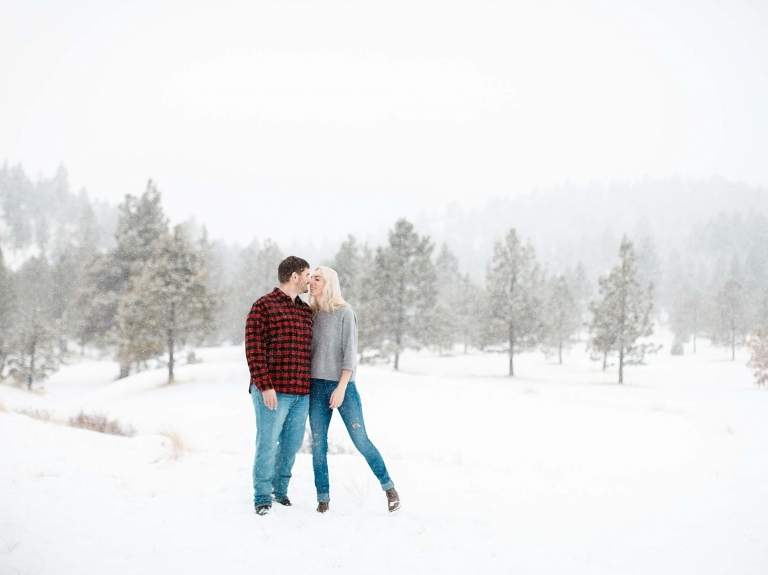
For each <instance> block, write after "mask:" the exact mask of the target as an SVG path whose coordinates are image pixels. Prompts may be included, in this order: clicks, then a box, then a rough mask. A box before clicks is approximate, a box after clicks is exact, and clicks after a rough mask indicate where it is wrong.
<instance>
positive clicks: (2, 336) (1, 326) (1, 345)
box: [0, 248, 16, 381]
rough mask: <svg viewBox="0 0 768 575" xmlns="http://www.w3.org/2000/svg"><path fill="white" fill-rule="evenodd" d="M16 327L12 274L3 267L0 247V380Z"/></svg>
mask: <svg viewBox="0 0 768 575" xmlns="http://www.w3.org/2000/svg"><path fill="white" fill-rule="evenodd" d="M15 327H16V293H15V292H14V288H13V276H12V275H11V271H10V270H9V269H8V268H6V267H5V259H4V256H3V250H2V249H1V248H0V381H2V380H3V378H4V377H5V375H6V372H5V369H6V366H7V362H8V358H9V356H10V354H11V348H12V345H13V340H14V332H15Z"/></svg>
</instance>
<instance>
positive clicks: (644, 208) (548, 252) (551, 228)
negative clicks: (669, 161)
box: [416, 178, 768, 279]
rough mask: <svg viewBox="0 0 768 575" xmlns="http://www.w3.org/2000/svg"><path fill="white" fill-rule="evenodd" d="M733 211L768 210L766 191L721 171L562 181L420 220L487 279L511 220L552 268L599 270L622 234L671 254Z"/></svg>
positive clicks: (664, 256) (749, 214)
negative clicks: (706, 175) (691, 176)
mask: <svg viewBox="0 0 768 575" xmlns="http://www.w3.org/2000/svg"><path fill="white" fill-rule="evenodd" d="M734 213H741V214H742V216H743V217H744V218H745V221H746V219H748V218H749V217H754V216H756V215H763V216H768V190H766V189H765V188H754V187H750V186H747V185H745V184H741V183H734V182H728V181H725V180H723V179H720V178H713V179H710V180H686V179H681V178H671V179H664V180H657V179H643V180H639V181H637V182H635V183H631V184H629V183H625V182H614V183H611V184H609V185H607V186H606V185H602V184H599V183H595V184H592V185H588V186H583V187H575V186H563V187H559V188H555V189H549V190H535V191H532V192H530V193H528V194H525V195H518V196H513V197H508V198H496V199H493V200H490V201H489V202H488V203H487V204H486V205H485V206H484V207H482V208H480V209H473V210H469V209H464V208H461V207H460V206H458V205H453V206H451V207H449V208H448V209H446V210H444V211H441V212H433V213H427V214H423V215H422V216H421V217H420V218H419V219H418V221H417V222H416V225H417V228H418V229H419V231H421V232H423V233H426V234H429V235H430V236H431V237H432V239H433V240H434V241H435V242H437V243H438V244H439V243H442V242H447V244H448V246H449V247H450V248H451V250H452V251H454V252H455V253H456V255H457V256H458V257H459V260H460V261H461V263H462V266H463V268H464V269H466V270H467V271H469V272H470V273H471V274H472V276H473V277H475V278H476V279H482V278H484V276H485V265H486V262H487V261H488V259H489V258H490V256H491V253H492V250H493V242H494V241H495V240H496V239H497V238H500V237H501V236H502V234H503V233H504V232H505V231H506V230H507V229H509V228H510V227H514V228H517V230H518V231H519V232H520V233H521V234H522V236H523V237H525V238H529V239H530V240H531V242H532V243H533V244H534V246H535V247H536V249H537V253H538V254H539V257H540V258H541V260H542V261H544V262H545V263H547V265H548V267H549V268H550V269H551V270H552V271H561V270H562V269H564V268H566V267H568V266H573V265H575V264H576V262H578V261H581V262H583V264H584V265H585V266H586V267H587V269H588V270H590V271H591V272H594V273H600V272H601V271H602V270H604V269H605V268H607V267H608V266H610V265H612V263H613V262H614V259H615V257H616V252H617V249H618V245H619V242H620V241H621V236H622V235H623V234H624V233H626V234H628V235H629V236H630V238H634V239H635V240H637V241H640V240H641V239H645V240H649V241H650V243H651V244H652V245H654V246H655V248H656V249H657V250H658V255H659V257H660V259H661V260H662V261H666V259H667V258H668V257H669V256H670V254H671V253H672V251H673V249H674V250H676V251H678V252H680V253H681V254H685V253H686V252H689V251H692V252H695V251H697V249H698V248H697V246H690V245H689V244H690V242H691V238H692V235H693V234H694V232H695V233H696V234H698V236H702V234H704V235H706V232H705V231H704V230H705V229H706V228H707V226H708V225H709V223H710V222H715V221H716V220H717V219H718V218H720V219H721V220H722V218H724V217H726V215H728V214H734ZM726 219H727V217H726Z"/></svg>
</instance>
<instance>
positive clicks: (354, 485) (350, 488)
mask: <svg viewBox="0 0 768 575" xmlns="http://www.w3.org/2000/svg"><path fill="white" fill-rule="evenodd" d="M342 487H343V488H344V491H346V492H347V494H348V495H349V496H350V498H351V499H352V501H354V502H355V505H357V506H358V507H362V506H363V503H365V501H366V500H367V499H368V496H369V494H370V491H371V484H370V482H369V481H366V480H365V479H363V478H362V477H357V476H356V474H355V473H352V474H350V475H349V476H348V477H347V478H346V479H345V481H344V482H343V483H342Z"/></svg>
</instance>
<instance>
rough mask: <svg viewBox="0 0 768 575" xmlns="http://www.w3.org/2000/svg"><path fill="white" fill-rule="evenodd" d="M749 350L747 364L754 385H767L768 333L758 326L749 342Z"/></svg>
mask: <svg viewBox="0 0 768 575" xmlns="http://www.w3.org/2000/svg"><path fill="white" fill-rule="evenodd" d="M749 348H750V349H751V350H752V357H751V358H750V359H749V362H748V363H747V367H751V368H752V369H753V370H754V371H753V373H754V374H755V383H757V385H758V387H760V386H765V385H768V331H766V329H765V328H764V327H762V326H758V328H757V329H756V330H755V333H754V335H752V337H751V338H750V340H749Z"/></svg>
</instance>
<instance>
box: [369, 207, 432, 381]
mask: <svg viewBox="0 0 768 575" xmlns="http://www.w3.org/2000/svg"><path fill="white" fill-rule="evenodd" d="M433 249H434V247H433V245H432V243H431V242H430V241H429V238H428V237H420V236H419V234H418V233H416V231H414V227H413V224H411V223H410V222H408V221H407V220H405V219H400V220H398V221H397V222H396V223H395V227H394V229H392V230H390V232H389V244H388V245H387V246H385V247H380V248H378V249H377V250H376V268H377V278H378V280H377V282H376V285H377V286H378V290H379V297H380V302H379V303H380V310H381V315H380V316H379V317H380V321H381V327H382V333H383V334H384V335H385V337H387V338H389V340H390V341H391V343H392V345H393V348H394V355H395V369H396V370H397V369H398V368H399V365H400V353H401V352H402V350H403V349H405V348H406V347H420V346H421V345H424V344H425V343H427V342H428V341H429V338H430V333H429V328H430V318H431V317H432V314H433V310H434V307H435V304H436V299H437V298H436V296H437V293H436V291H437V290H436V288H437V285H436V283H437V278H436V274H435V266H434V264H433V263H432V250H433Z"/></svg>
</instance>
